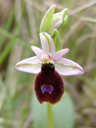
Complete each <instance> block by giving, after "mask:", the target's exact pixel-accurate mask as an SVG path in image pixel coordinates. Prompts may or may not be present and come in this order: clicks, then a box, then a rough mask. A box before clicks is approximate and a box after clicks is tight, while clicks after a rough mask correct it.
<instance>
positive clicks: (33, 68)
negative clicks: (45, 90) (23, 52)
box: [15, 56, 41, 74]
mask: <svg viewBox="0 0 96 128" xmlns="http://www.w3.org/2000/svg"><path fill="white" fill-rule="evenodd" d="M15 67H16V69H17V70H19V71H23V72H28V73H33V74H37V73H39V72H40V71H41V62H40V60H39V59H38V57H37V56H34V57H30V58H28V59H24V60H21V61H20V62H18V63H17V64H16V66H15Z"/></svg>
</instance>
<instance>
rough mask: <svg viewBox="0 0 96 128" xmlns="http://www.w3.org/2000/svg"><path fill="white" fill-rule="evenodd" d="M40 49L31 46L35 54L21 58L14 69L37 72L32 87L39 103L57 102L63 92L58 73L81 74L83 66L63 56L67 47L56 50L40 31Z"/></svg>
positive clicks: (49, 38) (64, 74)
mask: <svg viewBox="0 0 96 128" xmlns="http://www.w3.org/2000/svg"><path fill="white" fill-rule="evenodd" d="M40 40H41V46H42V49H40V48H38V47H36V46H32V47H31V49H32V50H33V51H34V53H35V54H36V56H34V57H30V58H28V59H25V60H22V61H20V62H18V63H17V64H16V69H17V70H20V71H23V72H28V73H34V74H37V76H36V78H35V81H34V89H35V93H36V96H37V99H38V101H39V102H40V103H42V102H50V103H52V104H54V103H56V102H58V101H59V100H60V99H61V97H62V95H63V92H64V83H63V80H62V78H61V76H60V75H63V76H69V75H81V74H83V73H84V71H83V68H82V67H81V66H80V65H79V64H77V63H76V62H74V61H72V60H69V59H66V58H63V57H62V56H63V55H65V54H66V53H67V52H68V51H69V49H68V48H65V49H62V50H59V51H57V52H56V50H55V45H54V42H53V40H52V38H51V36H50V35H49V34H48V33H46V32H43V33H40ZM59 74H60V75H59Z"/></svg>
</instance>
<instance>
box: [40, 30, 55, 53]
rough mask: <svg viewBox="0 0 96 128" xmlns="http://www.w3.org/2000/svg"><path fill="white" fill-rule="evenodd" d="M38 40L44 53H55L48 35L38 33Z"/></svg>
mask: <svg viewBox="0 0 96 128" xmlns="http://www.w3.org/2000/svg"><path fill="white" fill-rule="evenodd" d="M40 40H41V45H42V49H43V50H44V51H46V52H47V53H48V54H49V55H51V54H52V53H54V52H55V45H54V42H53V39H52V38H51V36H50V35H49V34H48V33H46V32H43V33H40Z"/></svg>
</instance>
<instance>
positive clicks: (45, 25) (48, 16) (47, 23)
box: [40, 5, 55, 33]
mask: <svg viewBox="0 0 96 128" xmlns="http://www.w3.org/2000/svg"><path fill="white" fill-rule="evenodd" d="M54 11H55V5H53V6H51V7H50V8H49V9H48V11H47V12H46V13H45V15H44V17H43V19H42V21H41V25H40V32H48V33H49V29H50V27H51V24H52V17H53V13H54Z"/></svg>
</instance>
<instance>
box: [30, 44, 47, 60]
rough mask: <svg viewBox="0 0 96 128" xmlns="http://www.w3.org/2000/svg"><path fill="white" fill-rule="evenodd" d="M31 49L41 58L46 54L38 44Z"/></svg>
mask: <svg viewBox="0 0 96 128" xmlns="http://www.w3.org/2000/svg"><path fill="white" fill-rule="evenodd" d="M31 49H32V50H33V52H34V53H35V54H36V55H37V57H38V58H39V59H41V57H42V55H43V54H46V52H45V51H43V50H41V49H40V48H38V47H36V46H31Z"/></svg>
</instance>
